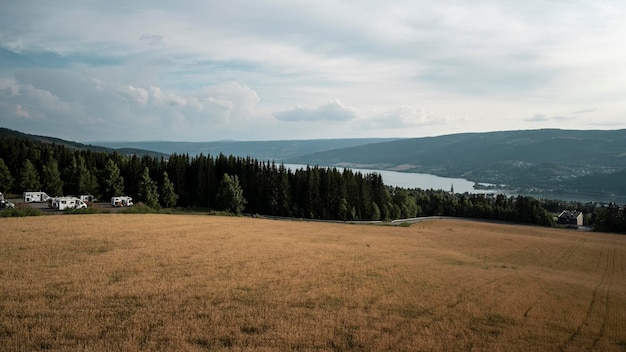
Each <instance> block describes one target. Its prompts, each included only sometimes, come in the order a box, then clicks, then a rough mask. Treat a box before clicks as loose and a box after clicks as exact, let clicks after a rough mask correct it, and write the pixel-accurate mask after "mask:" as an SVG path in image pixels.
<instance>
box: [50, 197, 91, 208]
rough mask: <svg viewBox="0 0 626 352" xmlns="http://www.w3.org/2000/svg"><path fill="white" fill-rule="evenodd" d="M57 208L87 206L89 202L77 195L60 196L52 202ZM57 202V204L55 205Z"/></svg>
mask: <svg viewBox="0 0 626 352" xmlns="http://www.w3.org/2000/svg"><path fill="white" fill-rule="evenodd" d="M52 204H53V208H55V209H57V210H65V209H82V208H87V204H85V202H83V201H82V200H80V199H78V198H76V197H58V198H55V199H54V201H53V202H52ZM55 204H56V206H54V205H55Z"/></svg>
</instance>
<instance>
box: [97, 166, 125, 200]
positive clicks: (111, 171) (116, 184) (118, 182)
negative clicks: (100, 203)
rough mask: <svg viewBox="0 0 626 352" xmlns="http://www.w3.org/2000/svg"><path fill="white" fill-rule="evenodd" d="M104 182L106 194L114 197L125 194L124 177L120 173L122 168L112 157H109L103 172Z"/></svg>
mask: <svg viewBox="0 0 626 352" xmlns="http://www.w3.org/2000/svg"><path fill="white" fill-rule="evenodd" d="M102 181H103V182H104V196H105V197H107V198H108V197H114V196H121V195H122V194H124V177H122V176H121V175H120V169H119V168H118V167H117V164H115V162H114V161H113V160H112V159H108V160H107V162H106V164H105V165H104V170H103V173H102Z"/></svg>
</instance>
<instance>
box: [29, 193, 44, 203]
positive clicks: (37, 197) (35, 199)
mask: <svg viewBox="0 0 626 352" xmlns="http://www.w3.org/2000/svg"><path fill="white" fill-rule="evenodd" d="M48 199H50V196H49V195H47V194H46V192H24V203H41V202H47V201H48Z"/></svg>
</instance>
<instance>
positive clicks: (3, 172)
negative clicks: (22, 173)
mask: <svg viewBox="0 0 626 352" xmlns="http://www.w3.org/2000/svg"><path fill="white" fill-rule="evenodd" d="M11 187H13V176H12V175H11V171H10V170H9V168H8V167H7V165H6V164H5V163H4V160H3V159H2V158H0V192H6V191H9V190H11Z"/></svg>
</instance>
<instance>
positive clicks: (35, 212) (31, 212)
mask: <svg viewBox="0 0 626 352" xmlns="http://www.w3.org/2000/svg"><path fill="white" fill-rule="evenodd" d="M42 214H43V213H42V212H41V210H39V209H35V208H31V207H20V206H18V207H16V208H11V209H4V210H2V211H0V217H2V218H10V217H23V216H39V215H42Z"/></svg>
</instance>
